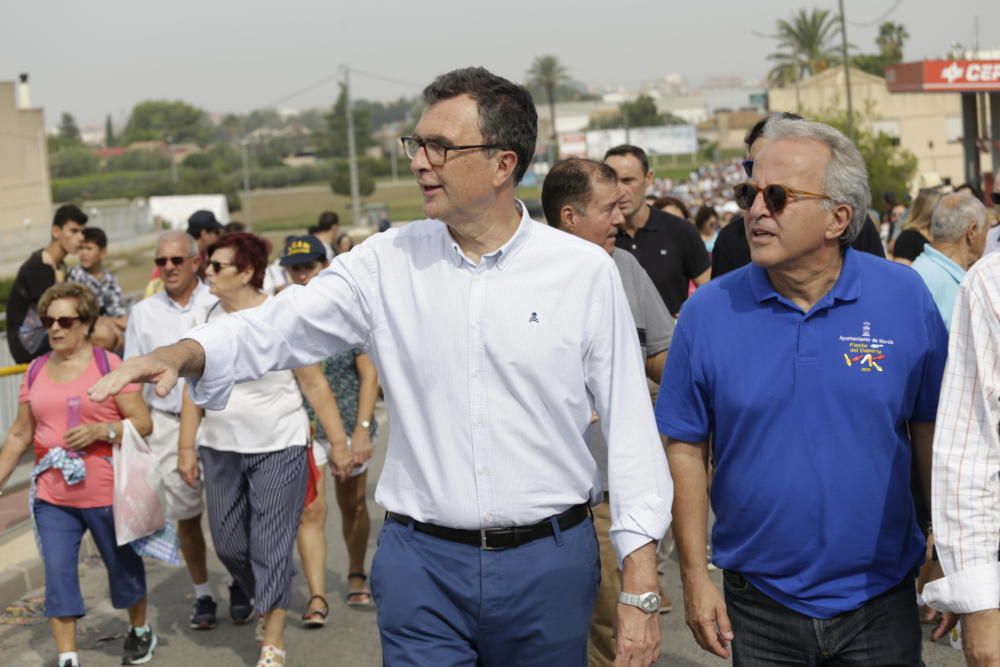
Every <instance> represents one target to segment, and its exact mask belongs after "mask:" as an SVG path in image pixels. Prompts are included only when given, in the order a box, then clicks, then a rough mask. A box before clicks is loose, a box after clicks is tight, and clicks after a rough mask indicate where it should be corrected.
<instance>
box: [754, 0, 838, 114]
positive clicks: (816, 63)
mask: <svg viewBox="0 0 1000 667" xmlns="http://www.w3.org/2000/svg"><path fill="white" fill-rule="evenodd" d="M839 36H840V26H839V23H838V21H837V16H836V15H835V14H833V13H832V12H831V11H830V10H829V9H810V10H805V9H800V10H798V11H796V12H795V13H793V14H792V16H791V18H790V19H787V20H786V19H778V23H777V26H776V30H775V34H774V35H772V37H773V38H774V39H775V40H777V42H778V49H779V50H778V51H775V52H774V53H772V54H771V55H769V56H768V60H770V61H771V62H773V63H774V66H773V67H772V68H771V70H770V72H768V75H767V78H768V82H769V83H770V84H771V85H773V86H787V85H789V84H794V85H795V91H796V105H798V83H799V81H801V80H802V79H803V78H805V77H809V76H814V75H816V74H819V73H820V72H822V71H823V70H825V69H827V68H828V67H830V66H831V65H834V64H836V62H837V60H838V56H837V46H836V38H837V37H839Z"/></svg>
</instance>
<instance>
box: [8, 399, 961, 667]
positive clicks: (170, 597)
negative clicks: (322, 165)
mask: <svg viewBox="0 0 1000 667" xmlns="http://www.w3.org/2000/svg"><path fill="white" fill-rule="evenodd" d="M379 417H380V419H381V421H382V423H384V415H383V414H380V415H379ZM387 435H388V429H387V428H383V429H379V441H378V443H377V445H376V450H375V452H376V453H375V460H374V461H373V465H372V470H371V471H370V472H369V488H368V497H369V511H370V515H371V517H372V531H371V545H370V549H369V554H368V558H369V562H370V560H371V555H372V553H373V551H374V548H375V539H376V537H377V536H378V531H379V529H380V528H381V525H382V515H383V511H382V510H380V509H379V508H378V507H377V506H376V505H375V504H374V502H373V501H371V498H372V497H373V495H374V490H375V482H376V481H377V474H378V472H379V471H381V469H382V463H383V460H384V453H385V444H386V437H387ZM331 486H332V485H327V491H328V504H329V506H330V507H331V508H336V502H335V500H334V498H333V495H332V493H330V491H331ZM206 535H207V528H206ZM327 537H328V545H329V547H328V549H329V553H328V556H327V582H328V583H327V586H328V588H329V589H330V593H331V595H330V596H328V599H329V601H330V607H331V613H330V620H329V622H328V624H327V626H326V627H325V628H323V629H320V630H305V629H303V628H302V626H301V623H300V622H299V621H298V619H299V617H300V615H301V613H302V610H303V608H304V606H305V602H306V597H307V595H306V587H305V582H304V580H303V578H302V576H301V575H299V576H297V577H296V579H295V584H294V586H295V596H294V600H293V608H292V611H291V614H290V619H291V620H290V623H289V628H288V631H287V635H286V638H287V643H288V665H289V667H299V666H303V667H304V666H306V665H378V664H380V663H381V653H380V651H379V643H378V629H377V627H376V623H375V612H374V611H367V610H357V609H352V608H348V607H347V606H346V605H345V604H344V602H343V594H344V592H346V589H347V586H346V581H345V577H346V575H347V559H346V553H345V551H344V545H343V541H342V539H341V537H340V516H339V513H338V512H337V511H336V510H335V509H333V511H331V512H330V515H329V518H328V520H327ZM209 565H210V570H211V581H212V583H213V585H215V587H216V589H217V591H218V592H220V593H222V592H224V590H225V588H224V584H225V571H224V569H223V567H222V565H221V564H220V563H219V562H218V560H217V559H215V557H214V555H212V556H211V558H210V563H209ZM676 567H677V566H676V563H674V562H671V563H670V566H669V567H668V572H667V575H666V577H665V586H666V589H667V592H668V594H669V595H670V597H671V599H672V600H673V601H674V603H675V606H676V610H675V611H674V612H673V613H670V614H666V615H664V616H661V627H662V629H663V646H664V649H663V650H664V657H663V658H662V659H661V660H660V662H659V663H658V664H659V665H673V666H676V667H692V666H695V665H721V664H724V662H726V661H722V660H720V659H718V658H716V657H714V656H711V655H709V654H706V653H704V652H702V651H701V650H700V649H699V648H698V646H697V645H696V644H695V643H694V640H693V639H692V638H691V635H690V633H689V631H688V629H687V626H686V625H685V624H684V618H683V610H682V606H683V605H682V604H681V591H680V582H679V577H678V576H677V569H676ZM80 572H81V585H82V587H83V591H84V596H85V598H86V602H87V607H88V610H89V612H88V615H87V616H86V617H85V618H83V619H81V621H80V623H79V626H78V629H79V645H80V653H81V660H82V665H83V666H84V667H104V666H110V665H118V664H120V661H121V645H122V642H123V641H124V634H125V631H126V616H125V614H124V612H119V611H116V610H114V609H112V608H111V605H110V602H109V600H108V598H107V576H106V573H105V570H104V568H103V564H102V563H101V561H100V560H99V559H87V560H85V561H84V562H83V563H82V564H81V567H80ZM714 577H715V579H716V580H717V581H718V580H719V579H720V577H719V576H718V573H715V574H714ZM147 578H148V584H149V591H150V598H149V599H150V607H151V613H150V617H151V621H152V623H153V625H154V627H155V629H156V632H157V634H158V635H159V647H158V648H157V650H156V654H155V656H154V658H153V661H152V663H151V664H155V665H170V666H176V667H195V666H202V665H211V666H212V667H243V666H245V665H254V664H255V660H256V658H257V650H256V645H255V643H254V638H253V625H249V626H241V627H237V626H234V625H233V624H232V623H231V622H230V621H229V620H228V616H227V615H226V613H225V608H226V607H225V601H224V600H223V601H222V604H220V612H222V613H221V614H220V617H219V618H220V622H219V625H218V626H217V627H216V628H215V629H214V630H211V631H208V632H195V631H192V630H189V629H188V616H189V613H190V607H191V604H192V601H193V595H192V590H191V585H190V580H189V579H188V575H187V571H186V570H185V569H183V568H174V567H170V566H166V565H161V564H159V563H153V562H148V564H147ZM41 594H42V591H36V592H34V593H32V594H31V595H29V596H28V597H27V598H26V599H25V600H24V601H22V604H21V605H20V606H19V607H17V608H15V609H13V610H11V609H8V610H7V612H6V613H5V614H4V615H3V618H2V621H3V623H4V624H3V625H0V667H48V666H49V665H53V664H55V657H56V656H55V648H54V645H53V643H52V638H51V635H50V633H49V627H48V624H47V623H46V622H45V620H44V619H43V618H42V617H41V615H40V611H39V609H40V604H39V597H40V596H41ZM15 620H16V621H17V622H18V623H20V624H10V623H12V622H13V621H15ZM926 632H927V631H926V629H925V634H926ZM924 660H925V661H926V663H927V665H929V666H931V667H934V666H938V665H940V666H942V667H950V666H952V665H954V666H955V667H959V666H960V665H963V664H964V662H963V661H962V658H961V652H959V651H956V650H954V649H952V648H951V647H950V646H948V645H947V643H946V642H942V643H939V644H937V645H935V644H931V643H930V642H929V641H928V642H925V651H924Z"/></svg>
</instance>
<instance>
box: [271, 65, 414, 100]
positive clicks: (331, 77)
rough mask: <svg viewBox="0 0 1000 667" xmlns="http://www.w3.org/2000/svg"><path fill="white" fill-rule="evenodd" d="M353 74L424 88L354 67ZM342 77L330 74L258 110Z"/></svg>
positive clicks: (339, 73)
mask: <svg viewBox="0 0 1000 667" xmlns="http://www.w3.org/2000/svg"><path fill="white" fill-rule="evenodd" d="M351 73H352V74H358V75H361V76H363V77H367V78H369V79H375V80H377V81H384V82H386V83H394V84H397V85H400V86H407V87H410V88H417V89H422V88H423V86H422V85H421V84H419V83H414V82H413V81H404V80H403V79H395V78H393V77H391V76H385V75H384V74H374V73H372V72H366V71H364V70H359V69H354V68H353V67H352V68H351ZM340 76H341V72H340V71H338V72H337V73H336V74H330V75H328V76H325V77H323V78H322V79H319V80H318V81H315V82H313V83H310V84H309V85H307V86H305V87H304V88H299V89H298V90H296V91H293V92H291V93H288V94H287V95H282V96H281V97H279V98H277V99H275V100H272V101H271V102H268V103H267V104H264V105H262V106H260V107H257V108H258V109H267V108H270V107H274V106H277V105H279V104H282V103H284V102H287V101H289V100H291V99H294V98H296V97H298V96H300V95H305V94H306V93H309V92H312V91H313V90H316V89H317V88H321V87H323V86H325V85H326V84H328V83H330V82H331V81H335V80H337V79H339V78H340Z"/></svg>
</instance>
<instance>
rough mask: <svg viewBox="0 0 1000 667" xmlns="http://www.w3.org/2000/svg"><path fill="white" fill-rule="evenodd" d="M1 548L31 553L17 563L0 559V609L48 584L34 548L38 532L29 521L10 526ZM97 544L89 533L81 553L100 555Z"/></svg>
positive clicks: (6, 550) (9, 551)
mask: <svg viewBox="0 0 1000 667" xmlns="http://www.w3.org/2000/svg"><path fill="white" fill-rule="evenodd" d="M0 542H2V550H3V552H4V553H5V554H9V553H11V552H15V553H16V552H22V554H25V553H27V554H30V556H28V557H27V558H23V557H22V558H21V559H20V560H19V561H18V562H14V563H8V562H6V560H7V559H6V558H0V570H2V571H0V610H2V609H3V608H4V607H6V606H7V605H9V604H13V603H14V602H17V601H18V600H20V599H21V598H23V597H24V596H25V595H27V594H28V593H30V592H32V591H34V590H37V589H39V588H42V587H43V586H44V585H45V565H44V564H43V563H42V559H41V558H40V557H39V556H38V551H37V550H36V548H35V535H34V531H33V529H32V527H31V522H30V521H25V522H24V523H22V524H20V525H18V526H16V527H14V528H11V529H9V530H7V531H6V534H5V535H4V536H3V539H2V540H0ZM99 555H100V554H99V552H98V551H97V545H95V544H94V541H93V539H92V538H91V537H90V533H87V535H86V536H85V537H84V539H83V542H82V543H81V544H80V556H81V557H82V558H88V557H91V556H99Z"/></svg>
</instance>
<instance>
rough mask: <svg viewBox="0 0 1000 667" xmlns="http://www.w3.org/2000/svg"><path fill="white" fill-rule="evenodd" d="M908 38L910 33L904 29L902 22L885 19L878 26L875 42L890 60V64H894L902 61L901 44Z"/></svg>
mask: <svg viewBox="0 0 1000 667" xmlns="http://www.w3.org/2000/svg"><path fill="white" fill-rule="evenodd" d="M909 38H910V33H909V32H907V31H906V27H905V26H903V24H902V23H893V22H892V21H886V22H885V23H883V24H882V25H880V26H879V29H878V37H876V38H875V44H877V45H878V48H879V51H880V52H881V54H882V55H883V56H885V57H886V58H887V59H888V60H891V61H892V64H895V63H899V62H902V60H903V44H905V43H906V40H908V39H909Z"/></svg>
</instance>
